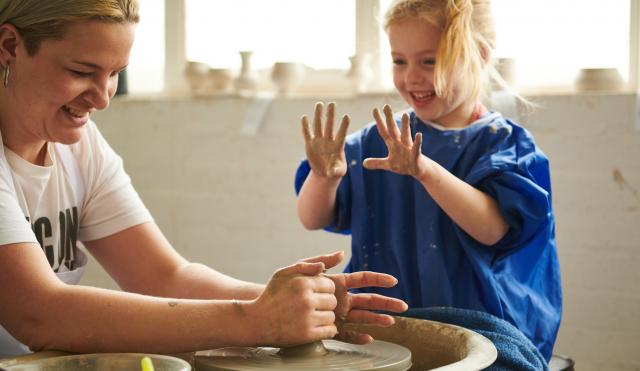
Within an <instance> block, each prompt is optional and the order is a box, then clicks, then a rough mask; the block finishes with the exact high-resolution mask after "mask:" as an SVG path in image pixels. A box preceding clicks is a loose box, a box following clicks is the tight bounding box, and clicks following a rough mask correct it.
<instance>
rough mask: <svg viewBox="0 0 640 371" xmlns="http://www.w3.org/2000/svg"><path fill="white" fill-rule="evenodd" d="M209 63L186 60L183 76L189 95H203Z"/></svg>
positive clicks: (205, 88)
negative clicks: (189, 91)
mask: <svg viewBox="0 0 640 371" xmlns="http://www.w3.org/2000/svg"><path fill="white" fill-rule="evenodd" d="M208 72H209V65H207V64H206V63H202V62H195V61H188V62H187V65H186V66H185V69H184V77H185V79H186V80H187V83H188V84H189V89H190V90H191V95H194V96H199V95H204V94H205V93H206V90H207V74H208Z"/></svg>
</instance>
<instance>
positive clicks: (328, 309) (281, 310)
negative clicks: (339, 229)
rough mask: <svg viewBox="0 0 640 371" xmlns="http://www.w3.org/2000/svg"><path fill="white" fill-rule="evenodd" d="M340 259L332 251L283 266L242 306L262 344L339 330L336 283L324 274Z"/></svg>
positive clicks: (292, 342)
mask: <svg viewBox="0 0 640 371" xmlns="http://www.w3.org/2000/svg"><path fill="white" fill-rule="evenodd" d="M336 260H337V261H338V262H339V261H340V260H339V259H336V254H331V255H326V256H320V257H314V258H310V259H308V260H302V261H300V262H298V263H296V264H293V265H291V266H288V267H286V268H282V269H279V270H278V271H276V272H275V273H274V275H273V277H272V278H271V280H270V281H269V283H268V284H267V286H266V287H265V289H264V291H263V292H262V294H261V295H260V296H259V297H258V298H257V299H255V300H254V301H252V302H251V303H249V305H247V306H245V307H243V308H242V310H244V311H246V315H247V319H248V320H249V321H251V322H252V325H253V326H254V331H255V332H256V333H257V334H259V336H260V339H259V341H258V342H259V344H260V345H270V346H280V347H282V346H291V345H297V344H304V343H310V342H313V341H317V340H322V339H328V338H332V337H333V336H335V335H336V334H337V332H338V331H337V328H336V326H335V314H334V312H333V311H334V309H335V307H336V305H337V301H336V297H335V295H334V292H335V285H334V283H333V280H332V279H330V278H328V277H326V276H325V275H323V274H322V273H323V272H324V271H325V270H326V269H327V268H330V267H332V266H333V265H335V264H337V263H335V261H336Z"/></svg>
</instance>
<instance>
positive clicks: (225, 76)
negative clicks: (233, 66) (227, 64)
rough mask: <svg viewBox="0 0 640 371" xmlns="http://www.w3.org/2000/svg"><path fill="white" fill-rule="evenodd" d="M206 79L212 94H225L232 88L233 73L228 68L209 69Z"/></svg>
mask: <svg viewBox="0 0 640 371" xmlns="http://www.w3.org/2000/svg"><path fill="white" fill-rule="evenodd" d="M208 79H209V84H210V90H211V92H212V93H226V92H229V91H230V90H231V88H232V87H233V73H232V72H231V70H230V69H228V68H209V71H208Z"/></svg>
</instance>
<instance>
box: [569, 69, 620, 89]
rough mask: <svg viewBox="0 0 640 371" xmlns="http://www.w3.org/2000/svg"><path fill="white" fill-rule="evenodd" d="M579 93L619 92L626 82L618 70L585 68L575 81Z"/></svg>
mask: <svg viewBox="0 0 640 371" xmlns="http://www.w3.org/2000/svg"><path fill="white" fill-rule="evenodd" d="M575 88H576V90H578V91H618V90H622V89H623V88H624V80H623V79H622V76H620V72H618V69H617V68H583V69H581V70H580V73H579V74H578V77H577V78H576V81H575Z"/></svg>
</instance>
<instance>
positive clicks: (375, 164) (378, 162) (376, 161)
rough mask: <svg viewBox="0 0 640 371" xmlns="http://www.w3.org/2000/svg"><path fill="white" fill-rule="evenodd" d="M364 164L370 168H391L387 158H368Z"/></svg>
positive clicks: (366, 167)
mask: <svg viewBox="0 0 640 371" xmlns="http://www.w3.org/2000/svg"><path fill="white" fill-rule="evenodd" d="M362 166H364V167H365V169H369V170H390V168H389V160H388V159H387V158H368V159H365V160H364V162H362Z"/></svg>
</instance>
